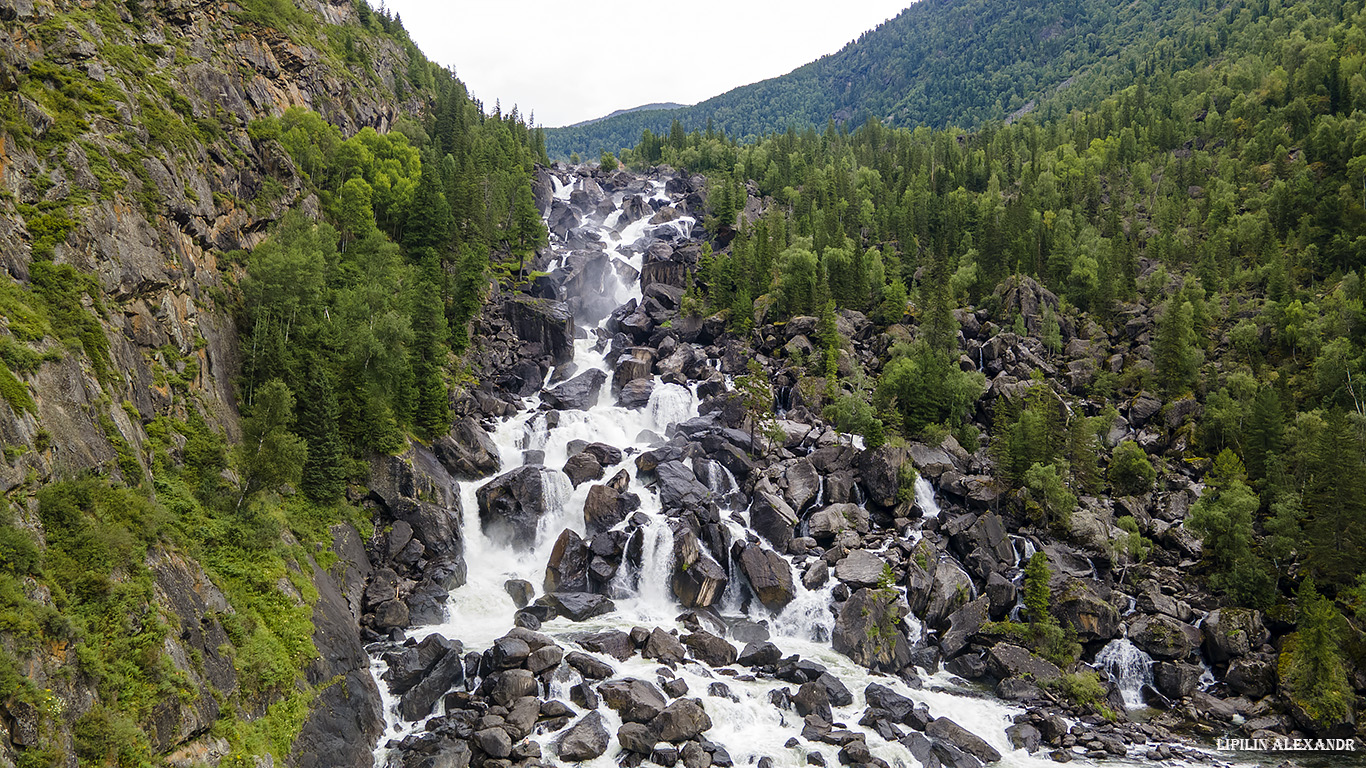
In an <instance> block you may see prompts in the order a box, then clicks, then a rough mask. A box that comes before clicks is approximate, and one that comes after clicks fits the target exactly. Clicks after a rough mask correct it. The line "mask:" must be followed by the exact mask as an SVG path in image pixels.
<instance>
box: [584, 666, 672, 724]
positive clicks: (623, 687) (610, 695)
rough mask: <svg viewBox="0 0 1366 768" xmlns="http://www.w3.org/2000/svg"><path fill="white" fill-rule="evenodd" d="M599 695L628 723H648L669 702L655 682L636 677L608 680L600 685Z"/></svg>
mask: <svg viewBox="0 0 1366 768" xmlns="http://www.w3.org/2000/svg"><path fill="white" fill-rule="evenodd" d="M598 695H599V696H601V697H602V700H603V702H604V703H605V704H607V706H608V707H610V708H612V709H613V710H614V711H615V712H616V713H617V714H618V715H620V716H621V719H622V721H624V722H627V723H648V722H650V721H651V720H653V719H654V718H655V717H656V716H657V715H658V714H659V713H660V712H662V711H663V710H664V705H665V704H666V703H667V700H666V699H665V698H664V694H663V693H662V692H660V690H659V688H658V687H656V686H655V684H654V683H651V682H648V681H645V680H638V679H636V678H634V677H628V678H624V679H621V680H608V681H607V682H605V683H603V684H602V685H600V686H598Z"/></svg>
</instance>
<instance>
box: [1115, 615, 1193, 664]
mask: <svg viewBox="0 0 1366 768" xmlns="http://www.w3.org/2000/svg"><path fill="white" fill-rule="evenodd" d="M1129 639H1130V640H1132V641H1133V643H1134V645H1136V646H1138V647H1139V648H1142V649H1143V650H1144V651H1146V652H1147V654H1148V655H1149V656H1152V657H1153V658H1154V659H1160V660H1163V661H1179V660H1181V659H1184V658H1186V657H1187V656H1190V655H1191V652H1192V651H1194V650H1195V649H1196V648H1197V647H1199V645H1200V630H1198V629H1196V628H1195V627H1192V626H1191V625H1189V624H1186V623H1184V622H1180V621H1177V620H1176V619H1173V618H1171V617H1170V616H1163V615H1161V614H1157V615H1149V616H1144V617H1142V618H1140V619H1139V620H1138V621H1135V622H1134V623H1133V625H1132V626H1130V627H1129Z"/></svg>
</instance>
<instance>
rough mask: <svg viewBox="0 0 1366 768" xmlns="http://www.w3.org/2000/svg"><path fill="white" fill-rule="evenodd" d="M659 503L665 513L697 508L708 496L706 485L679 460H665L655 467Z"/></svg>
mask: <svg viewBox="0 0 1366 768" xmlns="http://www.w3.org/2000/svg"><path fill="white" fill-rule="evenodd" d="M655 476H656V477H657V478H658V491H659V504H660V506H661V507H662V508H663V510H664V512H665V513H666V514H671V513H675V512H678V511H681V510H686V509H698V508H700V507H701V506H702V504H703V502H705V501H706V500H707V499H708V498H709V497H710V496H711V492H710V491H708V490H707V486H705V485H703V484H702V483H700V482H698V481H697V477H696V475H694V474H693V471H692V469H690V468H689V467H688V466H687V465H685V464H684V463H683V462H681V461H666V462H663V463H662V464H660V465H659V466H657V467H655Z"/></svg>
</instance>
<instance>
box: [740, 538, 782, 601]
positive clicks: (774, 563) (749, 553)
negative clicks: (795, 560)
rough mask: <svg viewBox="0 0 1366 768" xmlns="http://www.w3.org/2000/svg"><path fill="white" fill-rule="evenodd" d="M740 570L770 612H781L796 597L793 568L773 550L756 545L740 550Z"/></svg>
mask: <svg viewBox="0 0 1366 768" xmlns="http://www.w3.org/2000/svg"><path fill="white" fill-rule="evenodd" d="M739 561H740V570H741V571H743V572H744V574H745V577H746V578H748V579H749V584H750V587H751V588H753V589H754V594H755V595H757V596H758V598H759V601H760V602H762V603H763V604H764V606H765V607H767V608H768V609H769V610H772V611H778V610H781V609H782V608H783V607H784V606H786V605H787V604H788V603H790V602H792V598H793V597H794V596H795V595H796V591H795V589H794V587H793V584H792V568H791V566H789V565H788V564H787V561H786V560H784V559H783V558H782V557H781V556H779V555H778V554H777V553H776V552H773V551H772V550H768V549H764V548H763V547H760V546H758V545H755V544H750V545H744V546H743V547H742V549H741V550H740V557H739Z"/></svg>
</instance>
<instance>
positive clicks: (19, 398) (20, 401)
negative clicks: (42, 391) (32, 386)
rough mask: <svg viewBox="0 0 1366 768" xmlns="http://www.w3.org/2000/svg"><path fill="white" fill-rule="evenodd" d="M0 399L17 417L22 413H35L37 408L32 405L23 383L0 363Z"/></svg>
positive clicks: (6, 366)
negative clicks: (2, 399)
mask: <svg viewBox="0 0 1366 768" xmlns="http://www.w3.org/2000/svg"><path fill="white" fill-rule="evenodd" d="M0 397H3V398H4V399H5V402H7V403H9V407H10V408H11V409H13V410H14V412H15V413H16V414H18V415H23V414H24V413H37V412H38V406H37V405H35V404H34V402H33V398H32V397H31V396H29V393H28V387H27V386H25V385H24V382H22V381H20V380H19V379H17V378H15V376H14V374H13V373H11V372H10V369H9V366H8V365H6V364H5V363H4V362H3V361H0Z"/></svg>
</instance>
